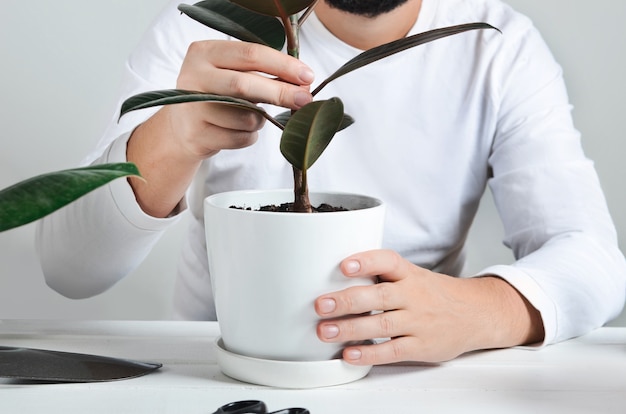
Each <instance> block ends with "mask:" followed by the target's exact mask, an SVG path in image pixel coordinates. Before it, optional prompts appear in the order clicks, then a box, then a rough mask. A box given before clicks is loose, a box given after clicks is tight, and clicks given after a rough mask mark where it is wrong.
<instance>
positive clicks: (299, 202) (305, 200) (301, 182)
mask: <svg viewBox="0 0 626 414" xmlns="http://www.w3.org/2000/svg"><path fill="white" fill-rule="evenodd" d="M308 187H309V186H308V185H307V177H306V171H302V170H299V169H298V168H296V167H293V193H294V201H293V210H294V211H295V212H298V213H312V212H313V208H312V207H311V201H310V200H309V188H308Z"/></svg>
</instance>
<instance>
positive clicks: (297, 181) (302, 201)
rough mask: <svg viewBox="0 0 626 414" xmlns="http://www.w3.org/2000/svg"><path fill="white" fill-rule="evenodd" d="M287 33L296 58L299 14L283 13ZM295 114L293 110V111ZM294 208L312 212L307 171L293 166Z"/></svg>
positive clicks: (297, 54)
mask: <svg viewBox="0 0 626 414" xmlns="http://www.w3.org/2000/svg"><path fill="white" fill-rule="evenodd" d="M281 19H282V21H283V25H284V26H285V33H286V34H287V53H288V54H289V55H290V56H293V57H295V58H296V59H299V58H300V39H299V34H300V24H299V22H298V16H297V15H291V16H285V15H282V14H281ZM292 114H293V112H292ZM293 194H294V200H293V210H294V211H295V212H298V213H312V212H313V209H312V208H311V201H310V200H309V188H308V184H307V177H306V171H302V170H300V169H298V168H296V167H293Z"/></svg>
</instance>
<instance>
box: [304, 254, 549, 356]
mask: <svg viewBox="0 0 626 414" xmlns="http://www.w3.org/2000/svg"><path fill="white" fill-rule="evenodd" d="M341 269H342V272H343V273H344V274H345V275H346V276H347V277H373V276H378V277H379V279H380V283H378V284H375V285H372V286H359V287H352V288H348V289H346V290H343V291H340V292H334V293H330V294H327V295H324V296H321V297H319V298H318V299H317V300H316V302H315V309H316V311H317V313H318V314H319V315H320V316H321V317H322V318H324V320H323V321H321V322H320V323H319V325H318V336H319V338H320V339H321V340H323V341H326V342H346V341H361V340H366V339H371V338H391V340H390V341H386V342H383V343H380V344H375V345H363V346H350V347H348V348H346V349H345V350H344V353H343V357H344V359H345V360H346V361H347V362H349V363H352V364H358V365H372V364H373V365H378V364H386V363H393V362H401V361H421V362H440V361H446V360H450V359H453V358H455V357H457V356H459V355H461V354H463V353H465V352H469V351H473V350H477V349H490V348H504V347H510V346H515V345H521V344H527V343H534V342H538V341H541V339H542V338H543V326H542V323H541V318H540V315H539V312H538V311H537V310H536V309H534V308H533V307H532V306H531V305H530V304H529V303H528V302H527V301H526V300H525V299H524V298H523V297H522V296H521V295H520V294H519V293H518V292H517V290H515V289H514V288H513V287H512V286H511V285H509V284H508V283H507V282H505V281H504V280H502V279H500V278H497V277H481V278H472V279H460V278H454V277H450V276H446V275H442V274H438V273H434V272H431V271H429V270H426V269H423V268H420V267H418V266H415V265H413V264H412V263H410V262H408V261H407V260H405V259H403V258H402V257H400V256H399V255H398V254H397V253H395V252H392V251H389V250H375V251H370V252H365V253H361V254H357V255H354V256H352V257H349V258H347V259H346V260H344V261H343V262H342V264H341ZM372 311H383V312H374V314H371V315H367V316H363V314H368V313H369V312H372Z"/></svg>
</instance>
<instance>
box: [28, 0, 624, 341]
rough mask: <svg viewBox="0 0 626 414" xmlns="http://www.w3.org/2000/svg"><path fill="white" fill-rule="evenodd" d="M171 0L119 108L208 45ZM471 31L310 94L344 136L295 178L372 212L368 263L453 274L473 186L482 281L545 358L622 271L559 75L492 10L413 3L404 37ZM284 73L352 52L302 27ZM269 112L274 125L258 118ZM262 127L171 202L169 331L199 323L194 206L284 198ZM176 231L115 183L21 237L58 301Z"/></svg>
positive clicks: (199, 224)
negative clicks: (486, 231) (486, 247)
mask: <svg viewBox="0 0 626 414" xmlns="http://www.w3.org/2000/svg"><path fill="white" fill-rule="evenodd" d="M178 3H179V1H173V2H172V3H171V4H170V5H169V6H168V7H166V9H165V10H164V11H163V13H162V14H161V15H160V17H159V18H158V19H157V20H156V22H155V24H154V26H153V27H152V28H151V29H150V31H148V32H147V34H146V35H145V37H144V38H143V40H142V42H141V43H140V45H139V47H138V48H137V50H136V52H135V53H133V54H132V56H130V58H129V60H128V62H127V65H126V71H125V74H126V76H125V81H124V84H123V88H122V92H121V94H120V103H121V102H122V101H123V100H124V99H126V98H127V97H129V96H131V95H133V94H136V93H140V92H145V91H149V90H155V89H167V88H174V87H175V85H176V78H177V75H178V72H179V69H180V66H181V64H182V61H183V58H184V55H185V53H186V51H187V48H188V46H189V44H190V43H191V42H193V41H196V40H203V39H212V38H220V39H223V38H226V37H225V36H224V35H222V34H220V33H217V32H215V31H212V30H210V29H207V28H205V27H204V26H202V25H200V24H199V23H196V22H194V21H192V20H191V19H189V18H188V17H186V16H181V15H180V13H179V12H178V11H177V10H176V6H177V4H178ZM477 21H483V22H487V23H490V24H492V25H494V26H496V27H498V28H499V29H500V30H501V31H502V34H500V33H498V32H497V31H494V30H480V31H472V32H468V33H464V34H460V35H457V36H453V37H449V38H446V39H442V40H438V41H435V42H433V43H429V44H427V45H422V46H420V47H418V48H415V49H412V50H409V51H405V52H402V53H401V54H398V55H395V56H393V57H391V58H388V59H387V60H385V61H381V62H378V63H375V64H373V65H370V66H367V67H365V68H362V69H359V70H358V71H356V72H353V73H350V74H348V75H346V76H345V77H342V78H340V79H338V80H336V81H334V82H333V83H331V84H330V85H329V86H328V87H327V88H326V89H324V91H323V92H322V93H321V94H320V95H318V96H317V98H319V99H322V98H325V97H331V96H339V97H341V99H342V100H343V101H344V104H345V108H346V112H347V113H348V114H350V115H352V116H353V117H354V118H355V119H356V123H355V124H354V125H353V126H351V127H350V128H348V129H346V130H344V131H342V132H341V133H340V134H339V135H338V136H337V137H336V138H335V139H334V141H333V142H332V143H331V145H330V146H329V148H328V149H327V150H326V152H325V153H324V154H323V155H322V157H321V158H320V159H319V161H318V162H317V163H316V164H315V165H314V166H313V167H312V169H311V170H310V172H309V180H310V183H309V186H310V188H311V190H312V191H315V190H331V191H345V192H356V193H363V194H368V195H372V196H375V197H378V198H380V199H382V200H384V201H385V202H386V204H387V208H388V213H387V218H386V227H385V239H384V247H386V248H390V249H394V250H396V251H398V252H399V253H401V254H402V255H403V256H404V257H405V258H407V259H408V260H410V261H411V262H413V263H415V264H417V265H420V266H423V267H426V268H429V269H433V270H436V271H439V272H443V273H447V274H450V275H455V276H461V275H462V273H463V264H464V254H463V253H464V243H465V240H466V237H467V234H468V230H469V227H470V225H471V223H472V220H473V217H474V215H475V213H476V211H477V208H478V203H479V201H480V198H481V196H482V194H483V192H484V191H485V189H486V187H487V186H488V187H489V188H490V190H491V191H492V193H493V197H494V200H495V203H496V206H497V208H498V212H499V214H500V216H501V219H502V222H503V224H504V230H505V240H504V243H505V244H506V245H507V246H509V247H510V248H511V249H512V250H513V252H514V255H515V258H516V260H515V262H514V263H500V264H498V263H494V265H493V266H491V267H489V268H487V269H484V270H483V271H482V272H479V273H478V274H477V275H466V276H478V275H485V274H493V275H497V276H499V277H501V278H503V279H505V280H506V281H508V282H509V283H510V284H511V285H513V286H514V287H515V288H516V289H517V290H518V291H519V292H521V293H522V294H523V295H524V296H525V297H526V298H527V299H528V300H529V301H530V303H531V304H532V305H533V306H534V307H536V308H537V309H538V310H539V311H540V312H541V317H542V319H543V324H544V328H545V341H544V343H545V344H548V343H552V342H556V341H560V340H564V339H567V338H570V337H573V336H577V335H580V334H583V333H586V332H588V331H589V330H591V329H594V328H596V327H598V326H601V325H602V324H604V323H605V322H606V321H608V320H610V319H611V318H613V317H615V316H616V315H618V314H619V312H620V310H621V309H622V307H623V304H624V300H625V292H626V263H625V260H624V256H623V254H622V253H621V252H620V251H619V249H618V247H617V236H616V232H615V229H614V226H613V223H612V220H611V218H610V216H609V213H608V210H607V206H606V203H605V200H604V197H603V194H602V191H601V187H600V184H599V182H598V178H597V175H596V173H595V171H594V166H593V163H592V162H591V161H590V160H589V159H587V158H586V157H585V155H584V153H583V150H582V148H581V142H580V137H579V133H578V132H577V131H576V129H575V128H574V126H573V124H572V119H571V113H570V111H571V107H570V105H569V103H568V97H567V93H566V90H565V87H564V82H563V78H562V73H561V68H560V67H559V65H558V64H557V63H556V62H555V61H554V59H553V56H552V54H551V53H550V51H549V49H548V48H547V46H546V45H545V43H544V41H543V40H542V38H541V36H540V35H539V33H538V32H537V31H536V29H535V28H534V27H533V26H532V23H531V22H530V21H529V19H527V18H526V17H524V16H522V15H520V14H518V13H516V12H514V11H513V10H512V9H511V8H510V7H508V6H507V5H505V4H503V3H501V2H500V1H499V0H424V1H423V6H422V10H421V12H420V16H419V19H418V21H417V23H416V25H415V27H413V29H412V30H411V33H410V34H414V33H419V32H423V31H426V30H430V29H434V28H439V27H444V26H450V25H455V24H461V23H469V22H477ZM301 48H302V52H301V59H302V60H303V61H304V62H305V63H307V64H308V65H309V66H310V67H311V68H312V69H313V70H314V71H315V73H316V78H317V79H318V81H321V80H323V79H325V78H326V76H327V75H329V74H330V73H332V72H334V70H335V69H337V68H338V67H339V66H341V65H342V64H343V63H345V62H346V61H347V60H349V59H350V58H352V57H354V56H355V55H356V54H357V53H359V52H360V51H359V50H356V49H354V48H353V47H350V46H348V45H346V44H345V43H343V42H341V41H340V40H338V39H337V38H335V37H334V36H333V35H332V34H331V33H330V32H328V31H327V30H326V28H325V27H324V26H323V25H322V24H321V23H320V22H319V20H317V18H316V17H315V16H314V15H313V16H311V17H310V18H309V20H308V21H307V22H306V23H305V25H304V27H303V31H302V34H301ZM267 109H268V111H269V112H270V113H279V112H282V111H283V109H280V108H274V107H271V106H267ZM115 111H116V113H115V114H114V116H113V119H112V121H111V123H110V125H109V127H108V129H107V130H106V132H105V133H104V135H103V137H102V139H101V140H100V143H99V145H98V146H97V148H96V149H95V151H94V152H93V153H92V154H91V155H90V156H89V157H88V160H87V162H90V163H94V162H95V163H103V162H121V161H125V160H126V155H125V154H126V142H127V139H128V137H129V135H130V133H131V132H132V130H133V129H134V128H135V127H136V126H137V125H138V124H140V123H141V122H143V121H144V120H145V119H147V118H148V117H149V116H150V115H151V114H153V113H154V111H155V110H144V111H140V112H136V113H131V114H129V115H126V116H124V117H123V118H122V120H121V121H120V122H119V123H118V122H117V115H118V111H119V106H118V107H117V108H115ZM279 135H280V131H279V130H278V129H277V128H275V127H274V126H273V125H270V124H269V123H268V125H267V126H266V127H265V128H264V129H263V130H262V131H261V133H260V137H259V140H258V142H257V143H256V144H255V145H253V146H251V147H249V148H246V149H242V150H235V151H221V152H220V153H219V154H217V155H215V156H213V157H211V158H209V159H207V160H206V161H205V162H204V164H203V167H202V168H201V170H200V172H199V173H198V175H197V177H196V180H195V182H194V184H193V185H192V187H191V188H190V189H189V192H188V198H187V199H186V200H185V201H184V202H183V204H184V205H188V207H189V209H188V210H189V212H190V213H191V226H190V230H189V237H188V238H187V240H186V242H185V246H184V248H183V253H182V257H181V260H180V265H179V271H178V278H177V284H176V291H175V293H174V296H175V298H174V299H175V303H176V308H177V310H178V312H179V315H180V316H181V317H183V318H189V319H214V318H215V312H214V307H213V301H212V292H211V287H210V279H209V272H208V266H207V256H206V251H205V242H204V229H203V217H202V200H203V198H204V197H205V196H207V195H210V194H213V193H217V192H222V191H226V190H233V189H251V188H261V189H262V188H289V187H290V186H292V181H291V180H292V173H291V167H290V166H289V165H288V163H287V162H286V161H285V160H284V159H283V157H282V155H281V154H280V152H279V150H278V145H279ZM176 220H177V218H176V217H172V218H168V219H157V218H153V217H150V216H148V215H146V214H145V213H144V212H143V211H142V210H141V208H140V207H139V206H138V204H137V202H136V200H135V198H134V196H133V192H132V190H131V189H130V187H129V185H128V183H127V182H126V180H117V181H115V182H114V183H112V184H111V185H109V186H107V187H105V188H102V189H100V190H97V191H95V192H93V193H91V194H89V195H88V196H86V197H84V198H83V199H81V200H79V201H78V202H76V203H74V204H72V205H70V206H68V207H67V208H64V209H63V210H61V211H59V212H58V213H56V214H54V215H52V216H49V217H48V218H46V219H44V220H43V221H42V222H41V223H40V225H39V228H38V242H37V243H38V248H39V251H40V256H41V263H42V267H43V270H44V274H45V276H46V280H47V283H48V284H49V285H50V286H51V287H52V288H53V289H56V290H58V291H59V292H61V293H63V294H65V295H67V296H69V297H88V296H92V295H95V294H98V293H100V292H102V291H104V290H106V289H108V288H109V287H111V286H112V285H113V284H115V283H116V282H117V281H119V280H120V279H121V278H122V277H124V276H125V275H127V274H128V273H130V272H131V271H132V270H133V269H134V268H135V267H136V266H138V264H139V263H140V262H141V261H142V260H143V258H144V257H145V255H146V254H147V253H148V252H149V251H150V248H151V247H152V246H153V245H154V244H155V242H156V241H157V240H158V239H159V237H160V235H161V234H162V233H163V231H164V230H165V229H166V228H167V226H169V225H171V224H172V223H173V222H174V221H176Z"/></svg>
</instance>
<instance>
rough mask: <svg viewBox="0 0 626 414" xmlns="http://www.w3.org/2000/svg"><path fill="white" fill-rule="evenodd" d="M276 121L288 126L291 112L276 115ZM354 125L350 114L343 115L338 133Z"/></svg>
mask: <svg viewBox="0 0 626 414" xmlns="http://www.w3.org/2000/svg"><path fill="white" fill-rule="evenodd" d="M274 119H276V121H278V123H280V124H281V125H283V126H285V125H287V122H288V121H289V119H291V111H285V112H281V113H280V114H278V115H276V116H275V117H274ZM352 124H354V118H352V117H351V116H350V115H348V114H343V119H342V120H341V125H339V129H338V130H337V132H339V131H343V130H344V129H346V128H348V127H349V126H350V125H352Z"/></svg>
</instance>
